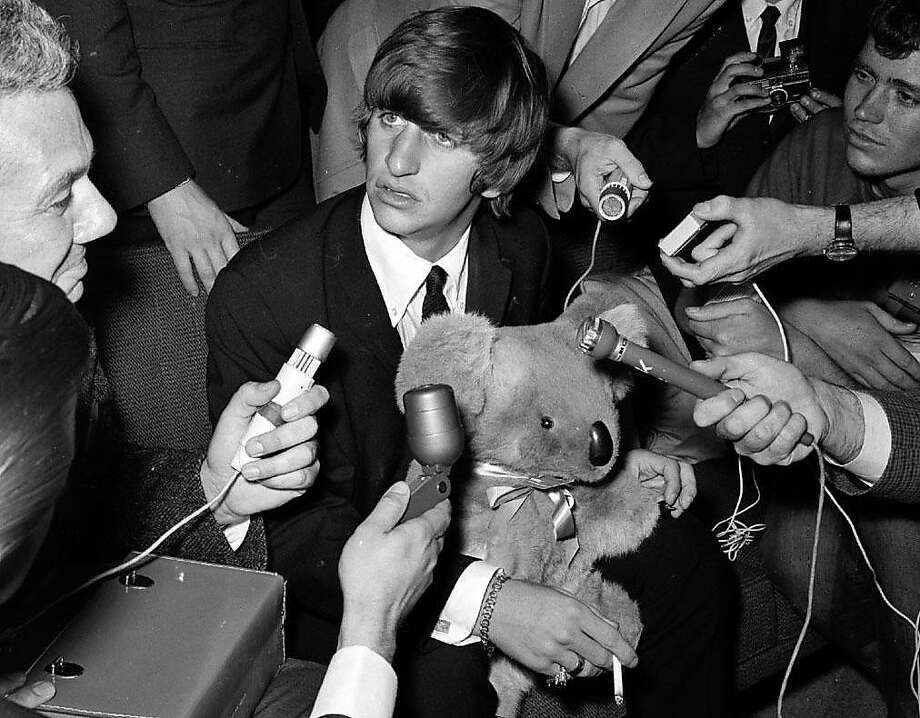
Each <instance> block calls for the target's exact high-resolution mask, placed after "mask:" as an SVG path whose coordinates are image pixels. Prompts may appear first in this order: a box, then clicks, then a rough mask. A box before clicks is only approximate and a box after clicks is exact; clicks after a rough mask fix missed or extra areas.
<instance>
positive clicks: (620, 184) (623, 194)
mask: <svg viewBox="0 0 920 718" xmlns="http://www.w3.org/2000/svg"><path fill="white" fill-rule="evenodd" d="M611 176H612V177H615V178H614V179H610V180H609V181H608V182H606V183H605V184H604V186H603V187H602V188H601V193H600V196H599V198H598V202H597V212H598V214H599V215H600V217H601V219H604V220H607V221H608V222H616V221H618V220H620V219H623V217H625V216H626V211H627V210H628V209H629V200H630V199H632V185H631V184H630V183H629V182H628V181H627V179H626V177H625V176H624V175H623V174H622V173H621V172H616V173H614V174H613V175H611Z"/></svg>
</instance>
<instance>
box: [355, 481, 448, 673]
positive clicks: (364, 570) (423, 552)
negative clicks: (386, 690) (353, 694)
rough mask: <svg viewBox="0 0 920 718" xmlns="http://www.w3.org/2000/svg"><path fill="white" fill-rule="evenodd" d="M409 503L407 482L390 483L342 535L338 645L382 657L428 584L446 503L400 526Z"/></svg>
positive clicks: (392, 646)
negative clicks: (351, 531) (345, 540)
mask: <svg viewBox="0 0 920 718" xmlns="http://www.w3.org/2000/svg"><path fill="white" fill-rule="evenodd" d="M408 505H409V486H408V484H406V483H405V482H404V481H400V482H399V483H397V484H394V485H393V486H391V487H390V490H389V491H387V492H386V493H385V494H384V495H383V498H381V499H380V501H379V502H378V503H377V506H376V508H375V509H374V510H373V511H372V512H371V514H370V516H368V517H367V518H366V519H365V520H364V521H363V522H362V523H361V525H360V526H358V528H357V529H356V530H355V532H354V534H352V537H351V538H350V539H348V543H346V544H345V548H344V549H343V550H342V557H341V559H339V580H340V581H341V584H342V593H343V595H344V597H345V603H344V605H345V613H344V616H343V618H342V627H341V629H340V631H339V648H344V647H345V646H354V645H359V646H366V647H368V648H370V649H371V650H373V651H376V652H377V653H379V654H380V655H381V656H383V657H384V658H385V659H387V660H388V661H392V660H393V653H394V652H395V650H396V629H397V628H398V626H399V624H400V623H401V622H402V620H403V618H405V616H406V614H407V613H408V612H409V611H410V610H411V609H412V607H413V606H415V604H416V602H417V601H418V599H419V597H420V596H421V595H422V593H424V591H425V589H426V588H428V586H430V585H431V572H432V570H433V569H434V566H435V563H437V558H438V554H439V553H440V552H441V549H442V548H443V547H444V533H445V532H446V531H447V527H448V525H449V524H450V502H449V501H441V502H439V503H437V504H436V505H435V506H433V507H432V508H430V509H428V511H426V512H425V513H423V514H422V515H421V516H417V517H416V518H414V519H411V520H409V521H406V522H405V523H404V524H400V523H399V520H400V518H402V515H403V514H404V513H405V511H406V506H408Z"/></svg>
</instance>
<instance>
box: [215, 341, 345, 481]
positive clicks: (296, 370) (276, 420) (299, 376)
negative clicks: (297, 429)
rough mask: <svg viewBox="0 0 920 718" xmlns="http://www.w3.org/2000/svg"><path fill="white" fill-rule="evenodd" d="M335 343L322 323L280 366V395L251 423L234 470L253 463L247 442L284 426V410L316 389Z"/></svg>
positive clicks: (235, 461)
mask: <svg viewBox="0 0 920 718" xmlns="http://www.w3.org/2000/svg"><path fill="white" fill-rule="evenodd" d="M334 344H335V334H333V333H332V332H330V331H329V330H328V329H325V328H324V327H321V326H320V325H319V324H312V325H310V328H309V329H307V331H306V332H305V333H304V335H303V337H302V338H301V339H300V341H299V342H298V343H297V347H296V348H295V349H294V352H293V353H292V354H291V357H290V359H288V360H287V361H286V362H285V363H284V364H282V365H281V369H280V371H279V372H278V375H277V376H276V377H275V380H276V381H278V382H280V383H281V389H280V390H279V391H278V394H277V395H276V396H275V398H274V399H272V400H271V401H270V402H268V403H267V404H266V405H265V406H263V407H262V408H261V409H259V411H258V413H257V414H256V415H255V416H253V417H252V421H250V422H249V427H248V428H247V429H246V435H245V436H244V437H243V440H242V441H241V442H240V448H239V449H237V451H236V456H234V457H233V461H232V462H230V465H231V466H232V467H233V468H234V469H236V470H237V471H241V470H242V468H243V465H244V464H246V463H248V462H250V461H252V460H253V457H252V456H250V455H249V454H247V453H246V448H245V447H246V442H247V441H249V440H250V439H251V438H252V437H253V436H258V435H259V434H264V433H265V432H267V431H271V430H272V429H274V428H275V427H276V426H280V425H281V424H283V423H284V419H282V418H281V407H283V406H284V405H285V404H287V403H288V402H289V401H291V399H294V398H295V397H297V396H299V395H301V394H303V393H304V392H305V391H307V390H308V389H309V388H310V387H312V386H313V377H314V375H315V374H316V370H317V369H319V367H320V364H322V363H323V362H324V361H326V357H328V356H329V352H330V351H332V347H333V345H334Z"/></svg>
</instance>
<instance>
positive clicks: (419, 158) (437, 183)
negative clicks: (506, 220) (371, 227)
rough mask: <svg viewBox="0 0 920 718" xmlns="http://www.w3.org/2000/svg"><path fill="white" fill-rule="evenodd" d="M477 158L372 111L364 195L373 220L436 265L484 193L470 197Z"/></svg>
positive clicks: (441, 136)
mask: <svg viewBox="0 0 920 718" xmlns="http://www.w3.org/2000/svg"><path fill="white" fill-rule="evenodd" d="M478 167H479V163H478V161H477V159H476V157H475V155H474V154H473V153H472V152H471V151H470V150H469V149H468V148H467V147H463V146H458V145H457V144H456V142H455V141H454V140H453V139H452V138H450V137H448V136H446V135H444V134H443V133H428V132H425V131H424V130H422V129H421V128H420V127H419V126H418V125H416V124H415V123H414V122H409V121H408V120H406V119H405V118H403V117H401V116H400V115H397V114H396V113H394V112H388V111H386V110H374V113H373V115H372V116H371V119H370V122H369V123H368V126H367V181H366V189H367V196H368V199H369V200H370V204H371V208H372V209H373V211H374V218H375V219H376V220H377V224H379V225H380V226H381V227H382V228H383V229H385V230H386V231H387V232H389V233H390V234H395V235H397V236H398V237H400V239H402V240H403V241H404V242H405V243H406V244H407V245H408V246H409V248H410V249H412V251H413V252H415V253H416V254H418V255H419V256H423V257H425V258H426V259H429V260H431V261H434V260H436V259H439V258H440V257H441V256H443V254H444V253H446V252H447V251H448V250H450V248H451V247H453V245H454V244H455V243H456V241H457V240H458V239H459V238H460V235H461V234H462V232H463V230H464V229H466V227H467V225H469V223H470V222H471V221H472V218H473V215H474V214H475V212H476V209H477V207H478V206H479V202H480V200H481V197H494V196H496V195H497V193H496V192H493V191H491V190H487V191H485V192H483V193H482V194H481V195H474V194H473V193H472V192H470V181H471V180H472V178H473V173H474V172H475V171H476V170H477V168H478Z"/></svg>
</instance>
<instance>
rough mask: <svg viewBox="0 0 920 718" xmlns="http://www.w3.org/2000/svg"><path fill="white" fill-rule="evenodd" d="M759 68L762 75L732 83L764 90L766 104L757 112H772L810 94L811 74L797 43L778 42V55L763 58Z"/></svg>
mask: <svg viewBox="0 0 920 718" xmlns="http://www.w3.org/2000/svg"><path fill="white" fill-rule="evenodd" d="M761 67H762V68H763V75H761V76H760V77H739V78H737V79H736V80H735V82H734V83H732V84H737V83H739V82H748V83H750V84H752V85H754V86H755V87H758V86H759V87H762V88H763V89H764V90H766V92H767V97H769V98H770V104H769V105H767V106H766V107H761V108H759V109H758V110H756V111H757V112H776V111H777V110H780V109H782V108H783V107H785V106H786V105H790V104H792V103H793V102H795V101H796V100H798V99H799V98H800V97H802V95H807V94H808V93H809V92H810V91H811V72H810V71H809V69H808V63H807V62H806V60H805V45H804V44H802V41H801V40H785V41H784V42H781V43H780V44H779V56H778V57H768V58H765V59H764V61H763V64H762V65H761Z"/></svg>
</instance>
